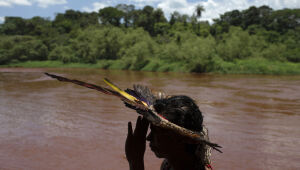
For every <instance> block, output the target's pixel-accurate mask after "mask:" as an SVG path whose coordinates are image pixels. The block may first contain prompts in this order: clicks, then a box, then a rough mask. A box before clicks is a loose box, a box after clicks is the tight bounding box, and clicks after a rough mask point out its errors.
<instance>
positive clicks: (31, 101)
mask: <svg viewBox="0 0 300 170" xmlns="http://www.w3.org/2000/svg"><path fill="white" fill-rule="evenodd" d="M46 71H47V72H50V73H56V74H59V75H63V76H66V77H70V78H76V79H79V80H83V81H87V82H91V83H95V84H98V85H103V86H104V85H105V84H104V83H103V81H102V78H104V77H107V78H109V79H110V80H112V81H113V82H115V83H116V84H118V85H119V86H120V87H121V88H127V87H132V85H133V84H134V83H140V84H144V85H148V86H150V87H151V88H153V89H156V90H162V91H165V92H166V93H168V94H172V95H176V94H184V95H188V96H190V97H192V98H193V99H195V100H196V102H197V104H198V106H199V108H200V110H201V111H202V112H203V114H204V123H205V124H206V126H207V127H208V129H209V133H210V139H211V141H212V142H215V143H218V144H220V145H221V146H223V149H222V151H223V152H224V153H222V154H221V153H218V152H216V151H213V155H212V160H213V163H212V165H213V167H214V169H221V170H227V169H228V170H229V169H237V170H241V169H243V170H252V169H253V170H265V169H272V170H274V169H300V147H299V146H300V76H260V75H203V74H183V73H153V72H133V71H116V70H112V71H108V70H99V69H20V68H19V69H18V68H14V69H5V68H2V69H0V169H12V170H14V169H34V170H35V169H43V170H48V169H49V170H50V169H66V170H68V169H70V170H77V169H78V170H81V169H101V170H116V169H128V164H127V161H126V158H125V154H124V142H125V139H126V134H127V122H128V121H132V122H133V123H134V122H135V120H136V117H137V114H136V113H135V112H134V111H132V110H130V109H127V108H125V107H124V106H123V104H122V102H121V101H119V100H117V99H116V98H115V97H112V96H106V95H104V94H101V93H98V92H97V91H94V90H90V89H86V88H83V87H79V86H76V85H73V84H69V83H62V82H58V81H56V80H53V79H51V78H49V77H47V76H45V75H44V74H43V72H46ZM161 161H162V160H161V159H157V158H156V157H155V156H154V154H153V153H152V152H151V151H150V150H149V149H148V148H147V150H146V155H145V166H146V169H159V166H160V163H161Z"/></svg>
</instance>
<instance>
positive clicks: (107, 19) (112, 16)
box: [99, 7, 124, 26]
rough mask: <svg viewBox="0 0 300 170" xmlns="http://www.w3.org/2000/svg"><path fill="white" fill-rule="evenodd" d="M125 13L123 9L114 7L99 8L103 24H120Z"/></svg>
mask: <svg viewBox="0 0 300 170" xmlns="http://www.w3.org/2000/svg"><path fill="white" fill-rule="evenodd" d="M123 15H124V13H123V12H122V11H120V10H118V9H117V8H114V7H106V8H103V9H100V10H99V16H100V19H101V22H102V23H103V24H111V25H113V26H120V23H121V18H122V17H123Z"/></svg>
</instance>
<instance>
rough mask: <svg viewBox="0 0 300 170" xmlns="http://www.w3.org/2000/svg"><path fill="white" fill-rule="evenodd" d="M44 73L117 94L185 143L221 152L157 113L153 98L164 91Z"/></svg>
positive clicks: (213, 144) (190, 131) (162, 96)
mask: <svg viewBox="0 0 300 170" xmlns="http://www.w3.org/2000/svg"><path fill="white" fill-rule="evenodd" d="M45 74H46V75H47V76H50V77H52V78H55V79H57V80H59V81H63V82H71V83H74V84H77V85H80V86H84V87H87V88H90V89H94V90H98V91H100V92H102V93H104V94H108V95H113V96H117V97H118V98H120V99H121V100H122V101H123V102H124V103H125V104H126V106H127V107H129V108H132V109H134V110H137V112H138V113H140V114H142V115H143V117H145V118H146V119H147V120H148V121H149V122H150V123H152V124H153V125H156V126H159V127H162V128H166V129H170V130H172V131H174V132H175V133H177V134H179V135H181V136H182V137H183V138H184V139H185V141H186V142H187V143H191V144H199V143H204V144H206V145H208V146H210V147H212V148H213V149H215V150H217V151H219V152H221V151H220V150H219V148H221V146H219V145H218V144H215V143H212V142H210V141H208V140H206V139H205V137H204V136H203V134H202V133H199V132H195V131H192V130H189V129H186V128H184V127H181V126H178V125H176V124H174V123H172V122H170V121H168V120H167V119H166V118H164V117H163V116H162V115H160V114H159V113H157V111H156V110H155V109H154V107H153V104H154V102H155V100H157V99H163V98H165V97H166V95H165V94H164V93H161V92H158V93H156V94H155V93H153V92H152V91H151V90H150V89H149V88H148V87H146V86H142V85H134V86H133V89H126V90H125V91H124V90H121V89H120V88H118V87H117V86H116V85H114V84H113V83H112V82H111V81H109V80H108V79H106V78H105V79H104V82H105V83H106V84H107V85H109V86H110V87H111V88H112V89H108V88H104V87H101V86H97V85H94V84H90V83H86V82H83V81H79V80H72V79H68V78H65V77H62V76H57V75H54V74H49V73H45Z"/></svg>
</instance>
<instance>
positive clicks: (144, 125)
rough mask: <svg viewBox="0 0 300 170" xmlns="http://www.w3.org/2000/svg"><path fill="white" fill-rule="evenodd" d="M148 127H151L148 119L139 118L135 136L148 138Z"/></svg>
mask: <svg viewBox="0 0 300 170" xmlns="http://www.w3.org/2000/svg"><path fill="white" fill-rule="evenodd" d="M148 127H149V122H148V121H147V120H146V118H142V117H141V116H139V117H138V118H137V121H136V126H135V130H134V135H137V136H141V137H146V135H147V131H148Z"/></svg>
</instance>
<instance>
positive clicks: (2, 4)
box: [0, 0, 11, 6]
mask: <svg viewBox="0 0 300 170" xmlns="http://www.w3.org/2000/svg"><path fill="white" fill-rule="evenodd" d="M0 6H11V4H10V3H9V2H7V1H4V0H2V1H1V0H0Z"/></svg>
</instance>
